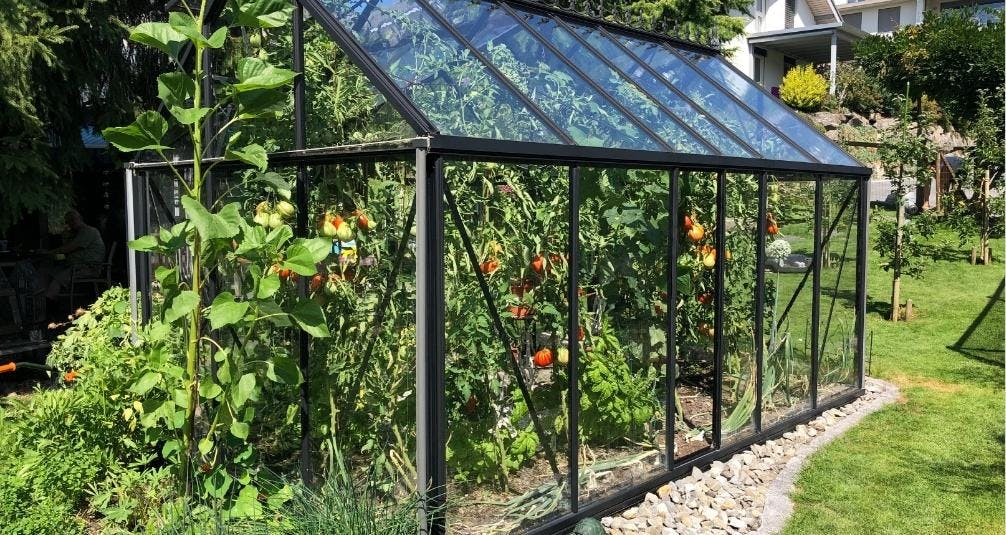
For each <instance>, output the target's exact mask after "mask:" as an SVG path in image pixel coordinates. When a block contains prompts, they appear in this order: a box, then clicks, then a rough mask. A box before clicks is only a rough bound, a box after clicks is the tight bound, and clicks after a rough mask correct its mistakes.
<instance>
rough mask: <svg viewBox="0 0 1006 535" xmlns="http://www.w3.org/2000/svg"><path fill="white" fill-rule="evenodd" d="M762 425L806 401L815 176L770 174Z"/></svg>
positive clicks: (811, 290)
mask: <svg viewBox="0 0 1006 535" xmlns="http://www.w3.org/2000/svg"><path fill="white" fill-rule="evenodd" d="M768 188H769V189H768V211H767V213H766V219H768V227H767V231H768V236H766V241H765V269H766V273H765V309H766V310H765V333H764V340H765V356H764V367H763V372H764V377H763V378H762V386H763V388H762V425H763V426H764V427H768V426H770V425H772V424H773V423H776V422H778V421H779V420H781V419H782V418H784V417H786V416H787V415H789V414H792V413H793V412H796V411H799V410H803V409H806V408H809V407H810V367H811V336H810V335H811V319H812V310H813V306H814V305H813V293H814V284H813V273H812V271H813V269H812V266H811V264H812V263H813V259H814V192H815V183H814V181H790V182H783V181H782V180H779V177H774V176H773V177H770V179H769V186H768ZM773 230H774V231H775V232H774V233H773Z"/></svg>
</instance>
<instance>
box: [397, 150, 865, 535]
mask: <svg viewBox="0 0 1006 535" xmlns="http://www.w3.org/2000/svg"><path fill="white" fill-rule="evenodd" d="M446 161H463V162H476V161H477V162H495V163H503V164H506V163H511V164H515V163H517V164H528V163H543V164H549V165H553V166H557V167H567V168H568V169H569V177H570V180H569V185H568V196H567V198H568V200H569V208H568V217H569V221H568V224H569V227H568V228H569V229H570V230H569V234H570V237H573V236H576V235H577V225H578V218H579V208H580V198H579V189H580V187H579V186H580V180H581V178H580V169H581V165H582V164H587V165H589V166H590V167H598V168H603V167H622V168H635V169H656V170H662V171H664V172H666V173H668V175H669V177H668V184H669V188H668V191H667V195H668V200H669V202H670V206H671V214H670V216H671V217H670V221H671V224H670V225H671V228H670V230H669V233H668V234H669V235H668V242H667V246H668V248H667V250H668V257H667V262H668V266H669V268H670V269H668V270H667V277H668V280H667V283H668V287H669V291H668V292H667V293H668V297H667V302H665V306H666V307H667V308H666V310H668V316H667V322H666V330H667V337H668V339H669V340H675V339H676V338H675V337H676V321H675V320H676V318H675V316H674V311H675V306H673V305H672V303H674V302H675V300H676V290H677V288H676V278H677V273H676V271H677V262H676V261H674V259H676V258H677V254H678V243H677V240H676V239H675V236H677V234H678V228H677V227H678V220H680V214H678V213H677V212H678V200H679V191H678V189H679V188H678V186H679V174H680V173H682V172H686V171H701V172H710V171H713V172H715V173H716V174H717V183H718V184H717V185H718V187H717V201H716V203H717V208H718V209H717V214H716V232H717V238H716V247H717V254H718V256H719V258H724V254H725V251H724V250H723V249H724V248H725V242H726V240H725V233H726V230H725V229H726V224H725V223H726V219H727V213H726V212H727V211H726V197H727V186H726V175H727V173H728V172H729V173H745V174H751V175H754V176H757V177H758V182H759V202H758V217H759V221H760V222H759V225H758V238H757V244H758V245H757V247H758V258H757V270H758V273H757V278H756V296H755V298H756V305H755V306H756V309H755V318H754V321H755V329H756V331H755V333H756V334H755V337H756V341H755V343H756V347H757V348H758V349H757V350H756V366H757V371H758V378H757V380H758V385H757V388H758V389H759V390H761V388H762V385H761V375H762V369H763V360H764V355H763V349H762V348H763V344H762V337H763V333H762V325H763V322H764V306H763V305H764V299H765V278H764V267H765V251H764V249H765V248H764V245H765V219H766V218H765V213H766V205H767V197H768V191H767V184H768V180H769V176H770V174H772V172H771V171H767V170H764V169H762V170H757V169H756V170H752V169H750V168H747V169H743V168H733V167H721V168H719V169H715V168H714V169H711V168H709V167H708V166H680V165H654V164H653V162H649V163H648V164H630V163H627V162H625V161H621V162H597V161H580V162H578V161H575V159H566V158H563V157H562V155H553V156H551V157H548V156H545V155H542V154H534V155H532V154H527V155H525V156H524V157H508V156H507V157H502V158H501V157H499V155H498V154H497V155H496V157H491V156H488V155H483V154H482V153H481V150H479V151H473V152H469V151H449V150H448V151H438V150H436V149H434V148H432V147H431V148H429V149H427V148H417V149H416V203H417V232H416V255H417V256H416V262H417V274H416V278H417V289H416V291H417V295H416V317H417V326H416V330H417V340H416V344H417V348H416V349H417V353H416V381H417V385H416V392H417V396H418V397H417V400H416V407H417V408H416V433H417V438H416V450H417V451H416V464H417V474H418V480H419V481H418V482H417V483H419V484H418V485H417V488H419V489H426V496H425V498H426V503H427V510H429V511H435V514H431V515H429V516H425V515H423V516H422V518H423V523H424V529H423V530H422V531H423V532H424V533H431V534H441V533H446V532H447V526H446V515H445V508H446V505H445V504H446V503H447V500H448V497H447V495H446V487H447V483H448V472H447V459H446V448H447V428H448V426H449V424H450V422H449V420H448V416H447V408H446V385H445V362H446V361H445V359H446V354H445V350H446V339H445V336H446V331H445V317H446V316H445V313H446V312H445V296H444V265H443V254H444V247H445V245H444V226H445V221H446V219H447V218H448V217H450V214H449V206H448V204H449V203H450V201H451V200H452V199H450V192H448V191H446V188H447V183H446V180H445V176H444V163H445V162H446ZM779 173H780V174H781V175H779V176H777V177H776V178H777V180H779V181H799V182H810V181H813V183H814V184H815V203H814V204H815V206H814V237H815V240H814V241H815V247H814V259H813V263H812V269H808V272H807V276H808V277H811V284H812V292H813V312H812V319H811V321H812V334H811V337H812V367H811V378H812V379H811V380H812V385H811V404H810V407H809V408H807V409H805V410H802V411H799V412H795V413H792V414H789V415H787V416H786V417H785V418H783V419H782V420H780V421H778V422H775V423H773V424H772V425H769V426H765V427H763V426H762V421H761V408H762V399H761V396H757V399H758V402H757V404H756V407H755V411H754V413H753V425H754V432H753V433H750V434H746V435H744V436H743V437H740V438H738V439H737V440H733V441H730V442H729V443H727V444H724V443H723V441H722V437H721V436H720V427H721V418H720V417H719V415H720V414H721V411H722V399H721V398H722V396H721V395H720V393H721V390H722V364H723V359H724V349H725V341H724V338H725V337H724V329H723V328H722V320H723V316H724V310H723V309H724V300H725V297H724V291H723V287H724V284H723V283H724V272H725V268H724V267H723V263H722V262H720V263H717V266H716V270H715V279H716V281H717V284H716V290H715V293H714V299H715V301H714V306H715V311H716V316H715V317H716V326H715V336H714V347H715V353H714V354H715V357H714V364H715V374H716V376H715V395H714V399H713V403H714V409H713V411H714V418H713V443H712V444H711V449H704V450H702V451H700V452H697V453H695V454H692V455H690V456H687V457H684V458H682V459H675V458H674V440H673V434H674V429H673V427H674V425H673V422H674V419H673V415H674V413H675V404H674V395H673V392H674V386H675V385H674V377H675V375H676V374H675V373H674V368H673V366H674V362H675V357H676V355H675V345H676V344H669V351H668V353H669V354H668V363H669V364H670V365H671V366H672V368H671V369H670V370H668V371H667V373H665V375H664V380H665V384H666V387H667V395H666V399H665V410H666V414H665V418H666V420H665V421H667V422H670V425H667V426H666V430H665V432H666V440H665V451H664V452H662V453H663V454H664V458H665V459H666V463H665V466H664V469H663V471H662V472H660V473H659V474H656V475H654V476H652V477H649V478H647V479H645V480H642V481H639V482H637V483H636V484H634V485H632V486H631V487H629V488H625V489H621V490H619V491H616V492H613V493H612V494H610V495H607V496H605V497H603V498H600V499H597V500H593V501H590V502H588V503H580V500H579V481H578V479H579V468H578V466H577V465H578V463H577V459H578V455H577V452H578V450H579V444H578V433H571V434H570V435H571V436H569V437H568V442H567V443H568V447H567V451H566V455H567V459H568V461H569V468H568V472H569V473H568V474H567V476H568V485H569V489H570V491H569V492H568V494H566V495H564V499H566V500H568V502H569V513H566V514H562V515H558V516H556V517H554V518H552V519H550V520H547V521H545V522H544V523H542V524H539V525H536V526H534V527H532V528H530V529H529V530H528V533H536V534H537V533H555V532H557V531H560V530H564V529H569V528H570V527H571V526H573V525H574V524H575V523H576V522H577V521H579V520H580V519H582V518H584V517H588V516H591V517H593V516H600V515H604V514H608V513H612V512H615V511H618V510H620V509H623V508H625V507H628V506H631V505H633V504H635V503H638V501H639V500H641V499H642V498H643V496H644V495H645V493H646V492H649V491H652V489H654V488H657V487H658V486H660V485H661V484H663V483H666V482H668V481H671V480H674V479H678V478H680V477H683V476H685V475H687V474H688V473H689V472H690V471H691V470H692V468H693V467H703V466H706V465H709V464H710V463H712V462H713V461H716V460H723V459H725V458H726V457H728V456H730V455H733V454H734V453H736V452H739V451H741V450H743V449H745V448H747V447H749V446H751V445H752V444H756V443H759V442H764V441H766V440H770V439H773V438H776V437H778V436H781V435H782V434H783V433H784V432H786V431H789V430H791V429H792V428H794V427H795V426H796V425H798V424H800V423H805V422H807V421H810V420H811V419H813V418H815V417H817V416H819V415H820V414H822V413H824V412H825V411H827V410H829V409H832V408H835V407H839V406H842V405H845V404H847V403H849V402H850V401H852V400H854V399H855V398H857V397H859V396H861V395H862V394H863V393H864V382H865V376H864V366H863V357H864V350H865V343H864V342H865V337H864V327H865V312H866V294H865V282H866V281H865V277H866V256H867V255H866V245H867V215H868V206H869V195H868V191H869V176H850V175H849V174H847V173H842V174H841V175H832V174H825V173H822V172H820V168H819V167H818V171H816V172H812V173H806V172H804V173H799V172H797V173H794V171H793V170H780V171H779ZM808 175H810V176H808ZM828 181H847V182H858V187H855V188H851V189H850V193H849V196H848V198H847V200H846V208H843V211H841V212H840V213H839V216H838V217H836V219H835V220H834V222H833V223H834V224H837V221H838V220H839V218H840V217H841V215H842V214H843V213H844V210H845V209H850V210H855V212H853V213H854V215H855V220H856V228H857V232H856V234H857V235H856V246H855V247H856V265H855V274H856V301H855V311H856V323H855V335H856V339H855V340H856V341H855V351H856V355H855V364H854V365H855V384H854V385H850V388H849V390H847V391H845V392H842V393H840V394H838V395H835V396H832V397H829V398H827V399H826V400H820V399H818V392H817V384H816V383H817V379H818V367H819V352H820V350H821V348H820V346H819V343H818V336H819V334H818V330H819V329H818V326H819V321H820V312H821V299H820V275H821V273H820V271H821V249H822V246H823V245H824V244H823V243H822V231H823V230H824V229H823V224H825V223H826V222H824V221H822V210H821V208H822V191H823V187H822V186H823V184H824V183H826V182H828ZM853 194H858V203H857V204H856V205H855V206H852V205H851V199H852V196H853ZM833 228H834V226H832V229H830V230H833ZM830 230H829V235H831V234H832V232H831V231H830ZM462 239H463V240H467V238H465V237H464V235H463V236H462ZM566 253H567V254H568V255H569V259H570V260H569V261H570V265H571V266H577V265H578V257H579V242H578V240H576V239H570V240H568V242H567V251H566ZM470 267H472V268H476V266H470ZM473 271H474V272H475V275H476V277H478V278H479V279H480V283H484V281H483V280H482V278H483V275H482V274H481V272H480V271H479V270H478V269H473ZM805 282H807V281H806V278H805ZM578 284H579V281H578V269H575V268H573V269H570V270H569V275H568V297H569V299H570V303H573V302H574V300H576V299H578V298H579V296H578V295H577V288H578ZM577 311H578V307H577V306H571V307H570V313H569V328H568V329H567V336H571V333H574V332H576V326H577V325H579V323H578V318H577V314H578V313H577ZM489 312H490V314H495V311H492V310H490V311H489ZM567 342H568V346H569V349H570V357H569V358H570V377H571V379H570V388H569V396H568V400H569V402H568V403H569V427H568V428H569V429H578V427H577V422H578V415H579V385H578V373H579V369H578V364H579V351H578V348H579V344H578V343H576V341H574V340H567ZM544 442H545V441H544V440H542V443H544Z"/></svg>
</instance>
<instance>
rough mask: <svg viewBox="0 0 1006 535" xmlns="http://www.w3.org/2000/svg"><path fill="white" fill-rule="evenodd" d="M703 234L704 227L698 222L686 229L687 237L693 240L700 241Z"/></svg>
mask: <svg viewBox="0 0 1006 535" xmlns="http://www.w3.org/2000/svg"><path fill="white" fill-rule="evenodd" d="M705 235H706V229H704V228H703V227H702V225H700V224H698V223H696V224H694V225H692V228H691V229H690V230H689V231H688V238H689V239H690V240H692V241H694V242H697V241H701V240H702V238H703V237H704V236H705Z"/></svg>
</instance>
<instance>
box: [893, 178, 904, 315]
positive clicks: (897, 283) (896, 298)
mask: <svg viewBox="0 0 1006 535" xmlns="http://www.w3.org/2000/svg"><path fill="white" fill-rule="evenodd" d="M897 193H898V195H899V197H898V216H897V220H896V222H895V237H894V261H893V262H892V271H893V274H894V279H893V281H892V282H891V321H898V319H899V317H900V316H901V253H902V251H901V249H902V239H903V237H904V228H905V201H904V199H903V198H902V196H903V194H904V189H903V188H898V190H897Z"/></svg>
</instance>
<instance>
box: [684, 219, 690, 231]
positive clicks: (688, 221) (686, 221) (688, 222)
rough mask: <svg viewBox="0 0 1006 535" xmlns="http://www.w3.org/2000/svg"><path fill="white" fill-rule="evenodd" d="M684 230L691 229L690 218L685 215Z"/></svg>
mask: <svg viewBox="0 0 1006 535" xmlns="http://www.w3.org/2000/svg"><path fill="white" fill-rule="evenodd" d="M685 230H686V231H687V230H692V218H691V217H689V216H685Z"/></svg>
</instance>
